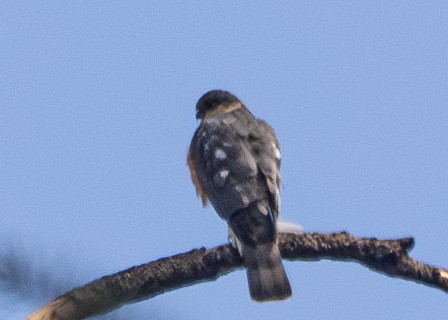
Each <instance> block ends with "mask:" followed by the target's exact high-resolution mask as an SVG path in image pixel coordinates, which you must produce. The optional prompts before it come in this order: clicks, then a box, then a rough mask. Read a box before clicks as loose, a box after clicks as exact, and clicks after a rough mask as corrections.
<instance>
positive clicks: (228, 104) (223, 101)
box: [196, 90, 244, 120]
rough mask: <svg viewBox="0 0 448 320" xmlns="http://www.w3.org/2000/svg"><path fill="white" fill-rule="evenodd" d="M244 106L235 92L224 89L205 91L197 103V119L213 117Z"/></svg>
mask: <svg viewBox="0 0 448 320" xmlns="http://www.w3.org/2000/svg"><path fill="white" fill-rule="evenodd" d="M239 108H244V105H243V104H242V103H241V101H240V100H239V99H238V98H237V97H235V96H234V95H233V94H231V93H230V92H227V91H223V90H211V91H209V92H207V93H205V94H204V95H203V96H202V97H201V98H200V99H199V101H198V103H197V104H196V119H201V120H206V119H213V118H215V117H217V116H219V115H220V114H223V113H227V112H231V111H233V110H236V109H239Z"/></svg>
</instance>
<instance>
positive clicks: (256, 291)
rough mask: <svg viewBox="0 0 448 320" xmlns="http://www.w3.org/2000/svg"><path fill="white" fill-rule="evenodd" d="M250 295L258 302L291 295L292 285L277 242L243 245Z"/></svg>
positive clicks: (282, 298)
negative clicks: (254, 245)
mask: <svg viewBox="0 0 448 320" xmlns="http://www.w3.org/2000/svg"><path fill="white" fill-rule="evenodd" d="M242 249H243V256H244V262H245V265H246V272H247V281H248V283H249V291H250V296H251V297H252V299H253V300H255V301H258V302H265V301H275V300H284V299H287V298H289V297H290V296H291V294H292V291H291V285H290V284H289V280H288V276H287V275H286V272H285V268H284V267H283V263H282V260H281V257H280V251H279V249H278V246H277V244H276V243H271V244H263V245H258V246H256V247H255V248H252V247H250V246H245V245H243V248H242Z"/></svg>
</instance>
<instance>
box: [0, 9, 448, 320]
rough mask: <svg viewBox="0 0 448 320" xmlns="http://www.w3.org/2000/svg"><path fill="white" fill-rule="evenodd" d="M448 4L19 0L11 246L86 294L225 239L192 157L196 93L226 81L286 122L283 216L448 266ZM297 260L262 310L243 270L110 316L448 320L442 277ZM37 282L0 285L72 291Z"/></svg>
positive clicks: (28, 308) (28, 307)
mask: <svg viewBox="0 0 448 320" xmlns="http://www.w3.org/2000/svg"><path fill="white" fill-rule="evenodd" d="M447 16H448V5H447V4H446V2H444V1H440V2H436V1H426V2H413V3H410V2H408V1H375V2H367V1H347V2H336V1H334V2H330V1H325V2H324V1H289V2H288V1H284V2H275V3H274V2H265V3H263V4H261V3H260V2H255V1H245V2H242V1H241V2H231V1H227V2H224V1H222V2H218V1H194V2H193V1H190V2H183V3H179V2H171V1H163V2H155V1H134V2H132V3H130V2H111V1H89V2H87V1H82V2H81V1H76V2H59V3H55V2H53V1H39V2H25V1H4V2H3V3H2V9H1V10H0V34H1V39H2V40H1V43H2V45H1V47H0V69H1V72H0V83H1V89H0V101H1V102H0V109H1V112H0V148H1V152H0V176H1V179H0V218H1V220H2V224H1V226H0V233H1V234H0V236H1V237H2V239H5V240H4V241H3V240H2V243H8V244H9V246H12V247H13V248H16V250H17V251H18V252H19V253H20V254H19V256H21V258H20V259H23V261H22V262H23V263H28V264H29V265H30V268H29V270H28V271H29V273H30V274H31V275H33V276H32V277H31V278H33V277H36V278H39V274H40V271H41V270H46V272H48V273H50V274H52V275H54V280H51V281H55V283H58V280H57V279H64V280H61V281H66V282H67V284H66V286H68V288H70V287H71V286H77V285H82V284H84V283H86V282H88V281H91V280H93V279H95V278H97V277H100V276H102V275H106V274H110V273H113V272H116V271H119V270H122V269H124V268H127V267H130V266H132V265H136V264H140V263H143V262H147V261H151V260H155V259H157V258H160V257H164V256H168V255H172V254H176V253H180V252H184V251H187V250H190V249H193V248H197V247H200V246H205V247H213V246H216V245H219V244H222V243H224V242H226V241H227V234H226V232H227V230H226V226H225V223H224V222H223V221H221V220H220V219H219V218H218V216H217V215H216V214H215V212H214V211H213V209H212V208H207V209H202V208H201V204H200V201H199V199H197V198H195V192H194V188H193V186H192V184H191V182H190V177H189V173H188V170H187V167H186V161H185V156H186V152H187V149H188V145H189V143H190V139H191V137H192V135H193V132H194V130H195V128H196V126H197V122H196V120H195V111H194V108H195V104H196V101H197V99H198V98H199V97H200V96H201V95H202V94H203V93H204V92H206V91H207V90H210V89H215V88H222V89H227V90H229V91H231V92H233V93H234V94H236V95H237V96H238V97H239V98H240V99H241V100H242V101H243V102H244V103H245V104H246V105H247V106H248V107H249V108H250V110H251V111H252V112H253V113H254V114H255V115H256V116H258V117H260V118H262V119H265V120H267V121H268V122H269V123H270V124H271V125H272V126H273V127H274V128H275V130H276V132H277V135H278V137H279V140H280V143H281V147H282V161H283V162H282V173H283V178H284V189H283V190H282V191H283V192H282V204H283V212H282V217H283V218H284V219H287V220H292V221H296V222H300V223H301V224H302V225H303V227H304V228H305V230H306V231H319V232H336V231H342V230H346V231H348V232H350V233H352V234H354V235H356V236H366V237H370V236H376V237H380V238H398V237H405V236H406V237H407V236H413V237H415V239H416V245H415V248H414V249H413V251H412V256H413V257H414V258H416V259H419V260H422V261H424V262H428V263H431V264H434V265H438V266H444V267H448V249H447V245H446V241H447V237H448V231H447V230H448V198H447V195H448V38H447V34H448V23H447V19H446V17H447ZM5 247H7V245H5ZM285 265H286V268H287V272H288V274H289V277H290V280H291V282H292V286H293V291H294V296H293V298H292V299H291V300H290V301H288V302H284V303H275V304H272V303H271V304H263V305H260V304H255V303H252V302H251V301H250V299H249V293H248V289H247V284H246V277H245V273H244V271H239V272H235V273H232V274H229V275H227V276H225V277H222V278H220V279H218V280H217V281H215V282H209V283H205V284H201V285H196V286H193V287H189V288H183V289H181V290H177V291H173V292H170V293H167V294H164V295H161V296H158V297H156V298H154V299H152V300H148V301H143V302H140V303H138V304H134V305H130V306H127V307H124V308H122V309H121V310H119V311H117V313H116V314H115V315H109V316H106V317H105V318H106V319H120V318H124V317H125V316H126V315H128V314H132V317H133V318H135V319H147V318H148V317H149V316H154V317H156V318H160V319H211V318H212V319H229V318H231V319H251V318H257V319H259V320H261V319H272V318H273V317H274V316H275V317H277V318H280V317H282V318H283V319H296V318H297V319H329V318H332V319H341V318H343V319H359V317H360V315H362V318H363V319H400V318H404V317H406V319H409V320H411V319H423V318H425V319H444V318H445V317H446V313H447V302H448V300H447V295H446V293H443V292H441V291H439V290H436V289H433V288H429V287H425V286H422V285H417V284H415V283H411V282H406V281H403V280H399V279H392V278H389V277H386V276H384V275H380V274H378V273H374V272H372V271H370V270H368V269H366V268H363V267H361V266H360V265H357V264H355V263H341V262H331V261H321V262H295V263H291V262H286V263H285ZM67 275H69V276H67ZM67 278H69V279H67ZM30 281H31V283H34V285H35V286H36V287H37V286H38V285H37V284H36V283H37V282H33V280H30ZM28 290H29V288H28ZM20 291H21V288H20V287H18V288H17V290H15V291H14V290H13V291H12V292H11V291H10V290H5V289H4V290H2V291H0V301H1V302H0V315H1V317H2V319H20V318H22V317H23V316H25V315H26V314H29V313H30V312H32V311H33V310H34V309H36V308H38V307H39V306H41V305H42V304H43V303H45V302H47V301H48V299H51V298H53V297H54V293H52V292H46V293H45V294H44V293H43V292H42V290H39V289H38V288H33V290H32V293H31V294H28V295H23V294H21V293H20ZM50 291H51V290H50Z"/></svg>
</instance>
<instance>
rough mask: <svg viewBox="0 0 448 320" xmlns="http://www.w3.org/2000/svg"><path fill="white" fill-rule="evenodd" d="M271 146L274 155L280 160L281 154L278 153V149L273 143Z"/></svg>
mask: <svg viewBox="0 0 448 320" xmlns="http://www.w3.org/2000/svg"><path fill="white" fill-rule="evenodd" d="M272 148H274V156H275V158H276V159H277V160H280V159H281V158H282V154H281V153H280V150H279V149H278V148H277V146H276V145H275V143H274V142H273V143H272Z"/></svg>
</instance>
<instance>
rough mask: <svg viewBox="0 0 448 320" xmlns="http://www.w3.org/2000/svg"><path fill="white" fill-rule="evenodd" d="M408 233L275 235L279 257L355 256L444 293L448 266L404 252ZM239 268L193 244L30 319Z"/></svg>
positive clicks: (88, 312)
mask: <svg viewBox="0 0 448 320" xmlns="http://www.w3.org/2000/svg"><path fill="white" fill-rule="evenodd" d="M413 244H414V241H413V239H412V238H404V239H398V240H378V239H376V238H356V237H353V236H351V235H350V234H348V233H346V232H341V233H333V234H320V233H305V234H300V235H296V234H279V247H280V251H281V254H282V257H283V258H284V259H288V260H292V261H295V260H311V261H316V260H320V259H331V260H339V261H357V262H359V263H361V264H362V265H364V266H366V267H368V268H370V269H371V270H374V271H377V272H380V273H383V274H386V275H388V276H392V277H398V278H402V279H405V280H411V281H414V282H418V283H422V284H425V285H428V286H432V287H435V288H438V289H441V290H443V291H444V292H447V293H448V271H447V270H444V269H440V268H436V267H432V266H430V265H427V264H424V263H421V262H418V261H415V260H413V259H411V258H410V257H409V256H408V251H410V250H411V249H412V246H413ZM241 268H243V261H242V258H241V257H240V256H239V254H238V251H237V250H235V249H234V248H233V247H232V246H231V245H230V244H227V245H222V246H218V247H216V248H213V249H205V248H200V249H195V250H192V251H190V252H187V253H182V254H178V255H175V256H172V257H167V258H162V259H159V260H156V261H153V262H150V263H147V264H143V265H140V266H136V267H132V268H130V269H127V270H124V271H121V272H118V273H116V274H113V275H110V276H105V277H103V278H101V279H98V280H95V281H93V282H91V283H89V284H86V285H85V286H82V287H79V288H75V289H73V290H71V291H69V292H67V293H65V294H63V295H62V296H60V297H58V298H56V299H55V300H53V301H52V302H50V303H49V304H48V305H47V306H45V307H43V308H42V309H40V310H38V311H37V312H35V313H34V314H33V315H31V316H30V317H29V318H28V319H29V320H59V319H64V320H75V319H84V318H86V317H89V316H93V315H97V314H101V313H105V312H108V311H111V310H113V309H116V308H119V307H120V306H123V305H125V304H129V303H134V302H138V301H141V300H145V299H150V298H152V297H154V296H156V295H159V294H162V293H164V292H167V291H171V290H175V289H179V288H181V287H185V286H191V285H194V284H197V283H201V282H206V281H212V280H215V279H217V278H218V277H220V276H222V275H225V274H227V273H229V272H232V271H235V270H237V269H241Z"/></svg>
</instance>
